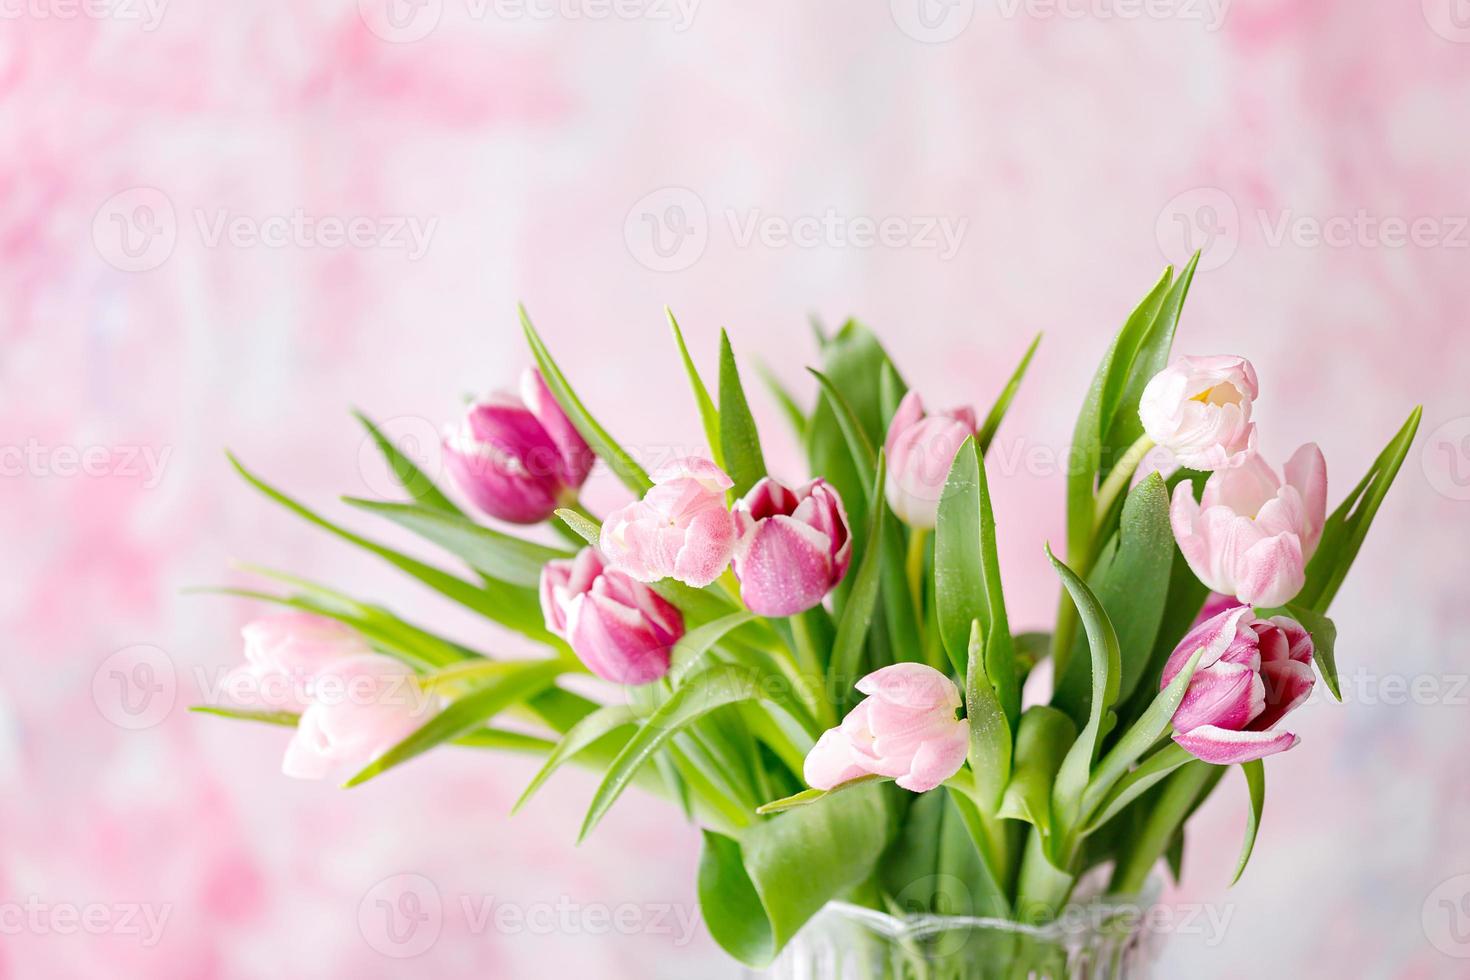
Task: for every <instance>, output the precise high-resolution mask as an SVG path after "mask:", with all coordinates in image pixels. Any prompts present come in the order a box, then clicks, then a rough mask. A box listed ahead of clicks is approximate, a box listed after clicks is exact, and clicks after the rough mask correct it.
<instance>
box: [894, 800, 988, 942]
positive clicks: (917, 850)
mask: <svg viewBox="0 0 1470 980" xmlns="http://www.w3.org/2000/svg"><path fill="white" fill-rule="evenodd" d="M957 802H958V797H957V796H956V795H955V794H954V793H953V791H951V790H948V789H945V790H943V791H935V792H930V793H923V794H921V795H920V796H919V797H918V798H917V799H915V800H914V801H913V803H912V804H911V805H910V806H909V810H908V814H907V815H906V817H905V819H904V820H903V822H902V824H900V826H899V830H898V835H897V837H896V838H895V839H894V842H893V844H892V846H890V847H889V849H888V851H887V853H885V854H884V855H883V859H882V861H881V862H880V864H879V866H878V883H879V885H880V886H881V887H882V889H883V891H884V892H886V893H887V894H889V895H891V896H892V897H893V900H894V904H895V905H896V906H897V910H898V911H899V912H900V913H901V914H906V915H916V914H917V915H922V914H940V915H963V916H992V917H1006V918H1008V917H1009V915H1010V906H1009V903H1008V902H1007V901H1006V898H1005V894H1004V892H1003V891H1002V890H1001V888H1000V887H999V886H998V885H997V884H996V882H995V879H994V878H993V877H992V875H991V873H990V869H989V866H988V865H987V864H986V863H985V861H984V859H983V857H982V856H981V854H980V849H979V847H978V846H977V845H976V843H975V840H974V838H973V837H971V835H970V830H969V827H968V826H967V825H966V823H965V821H964V817H963V815H962V814H961V813H960V811H959V808H958V806H957Z"/></svg>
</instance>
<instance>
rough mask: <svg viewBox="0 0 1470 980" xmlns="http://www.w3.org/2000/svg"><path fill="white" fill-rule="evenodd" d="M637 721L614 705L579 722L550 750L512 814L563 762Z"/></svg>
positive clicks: (629, 710) (627, 710)
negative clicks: (548, 755)
mask: <svg viewBox="0 0 1470 980" xmlns="http://www.w3.org/2000/svg"><path fill="white" fill-rule="evenodd" d="M636 722H637V715H636V714H635V713H634V711H633V709H632V708H630V707H628V706H627V705H625V704H613V705H608V706H607V707H605V708H599V709H597V710H596V711H594V712H592V714H590V715H588V716H587V717H585V718H583V719H582V720H581V721H579V722H577V723H576V724H575V725H573V726H572V727H571V729H570V730H569V731H568V732H567V733H566V734H565V735H563V736H562V738H561V741H559V742H557V743H556V748H554V749H552V750H551V755H550V757H548V758H547V760H546V763H545V765H543V766H542V767H541V768H540V770H538V771H537V773H536V775H535V777H534V778H533V779H532V780H531V782H530V784H529V785H528V786H527V787H526V789H525V792H523V793H521V796H520V799H518V800H516V803H515V806H513V807H511V811H510V812H511V813H516V812H517V811H519V810H520V809H521V807H523V806H525V805H526V803H527V802H529V801H530V799H531V797H532V796H534V795H536V791H537V790H539V789H540V788H541V787H542V786H543V785H545V783H546V781H547V780H548V779H550V778H551V775H552V773H554V772H556V770H557V769H559V768H561V765H562V763H564V762H568V761H570V760H571V759H573V758H575V757H576V756H577V754H578V753H579V752H581V751H582V750H584V749H586V748H588V747H590V746H591V745H592V744H593V743H595V742H598V741H600V740H601V739H603V738H604V737H606V736H608V735H611V734H612V733H613V732H616V731H617V730H618V729H620V728H626V727H629V726H632V725H633V724H635V723H636ZM630 734H631V733H630Z"/></svg>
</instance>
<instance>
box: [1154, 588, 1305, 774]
mask: <svg viewBox="0 0 1470 980" xmlns="http://www.w3.org/2000/svg"><path fill="white" fill-rule="evenodd" d="M1200 649H1203V650H1204V651H1205V652H1204V655H1203V656H1202V657H1201V658H1200V662H1199V666H1198V667H1197V668H1196V669H1195V672H1194V676H1193V677H1192V678H1191V679H1190V682H1189V688H1188V689H1187V690H1186V691H1185V693H1184V701H1183V702H1182V703H1181V704H1180V705H1179V708H1178V710H1177V711H1175V712H1174V741H1176V742H1178V743H1179V745H1180V746H1182V747H1183V748H1184V749H1185V750H1187V751H1188V752H1189V753H1190V754H1192V755H1195V756H1197V757H1199V758H1201V759H1203V760H1204V761H1206V762H1210V763H1214V764H1215V765H1220V766H1225V765H1231V764H1233V763H1237V762H1249V761H1251V760H1252V759H1259V758H1261V757H1262V756H1267V755H1272V754H1274V753H1276V752H1285V751H1286V750H1287V749H1289V748H1291V747H1292V746H1293V745H1295V744H1296V743H1297V737H1296V736H1295V735H1293V734H1292V733H1290V732H1278V731H1272V729H1273V728H1275V726H1276V725H1277V723H1278V722H1280V721H1281V719H1282V718H1284V717H1285V716H1286V714H1287V713H1288V712H1290V711H1291V710H1292V709H1293V708H1295V707H1296V706H1297V705H1299V704H1301V703H1302V702H1303V701H1305V700H1306V699H1307V697H1308V696H1309V695H1310V694H1311V693H1312V685H1313V684H1314V683H1315V682H1316V677H1315V675H1313V673H1312V652H1313V648H1312V637H1311V635H1310V634H1309V633H1308V632H1307V631H1306V630H1305V629H1303V628H1302V626H1301V624H1300V623H1297V622H1296V621H1295V620H1293V619H1288V618H1287V617H1285V616H1273V617H1272V618H1271V619H1260V618H1258V617H1257V616H1256V615H1255V614H1254V613H1252V612H1251V610H1250V608H1249V607H1248V606H1237V607H1235V608H1233V609H1227V610H1225V611H1224V612H1221V613H1219V614H1217V615H1216V616H1214V617H1213V618H1211V619H1209V620H1206V621H1205V622H1203V623H1201V624H1200V625H1198V626H1196V627H1195V628H1194V629H1193V630H1191V631H1190V632H1189V634H1188V635H1187V636H1185V637H1184V639H1183V640H1182V641H1180V643H1179V646H1178V647H1176V648H1175V650H1174V653H1173V655H1171V656H1170V657H1169V661H1168V663H1167V664H1165V666H1164V674H1163V678H1162V679H1161V681H1160V689H1162V688H1164V687H1167V686H1168V685H1169V682H1170V681H1172V680H1173V679H1174V678H1175V676H1177V675H1178V673H1179V671H1181V670H1183V669H1184V665H1185V664H1186V663H1188V662H1189V658H1190V657H1192V656H1194V654H1195V652H1196V651H1197V650H1200Z"/></svg>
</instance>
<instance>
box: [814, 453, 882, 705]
mask: <svg viewBox="0 0 1470 980" xmlns="http://www.w3.org/2000/svg"><path fill="white" fill-rule="evenodd" d="M886 472H887V466H886V464H885V461H884V458H883V456H882V455H881V454H880V455H879V457H878V472H877V476H876V477H875V480H874V487H873V496H874V499H875V500H882V499H883V481H884V478H885V475H886ZM887 513H888V508H887V507H884V506H878V507H875V508H873V516H872V520H871V523H870V524H869V525H868V537H867V539H868V541H869V542H871V544H869V546H868V547H867V548H866V549H865V550H864V552H863V559H862V564H861V565H859V566H858V570H857V574H856V575H855V576H852V578H853V586H852V592H851V593H850V595H849V596H848V600H847V604H846V605H845V606H844V607H843V609H842V616H841V618H840V619H839V620H838V621H837V638H836V639H835V640H833V641H832V659H831V667H830V669H829V678H830V680H831V681H832V689H833V691H834V692H840V691H845V690H846V689H847V688H848V687H850V686H851V685H852V684H854V683H856V682H857V679H858V668H859V666H860V665H861V663H862V655H863V641H864V640H865V639H866V638H867V635H868V627H869V626H871V625H872V622H873V606H874V605H875V604H876V603H877V600H878V581H879V579H878V572H879V566H880V565H881V564H882V562H883V549H882V546H881V544H880V542H881V540H882V537H883V524H884V521H885V519H886V515H887Z"/></svg>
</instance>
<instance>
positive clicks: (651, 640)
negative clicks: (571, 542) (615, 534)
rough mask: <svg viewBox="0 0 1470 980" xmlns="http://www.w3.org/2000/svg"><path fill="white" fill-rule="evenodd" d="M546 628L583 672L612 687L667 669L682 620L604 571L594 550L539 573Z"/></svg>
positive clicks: (640, 588) (635, 585)
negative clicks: (583, 666) (569, 648)
mask: <svg viewBox="0 0 1470 980" xmlns="http://www.w3.org/2000/svg"><path fill="white" fill-rule="evenodd" d="M541 611H542V612H543V613H544V614H545V616H546V628H547V629H548V630H550V631H551V632H552V633H555V634H556V635H557V636H560V637H562V638H563V639H565V640H566V641H567V642H568V643H570V644H571V645H572V650H573V651H574V652H575V653H576V654H577V656H578V657H580V658H581V660H582V662H583V663H584V664H586V665H587V668H588V669H589V670H591V671H592V673H594V674H596V675H597V676H598V677H601V678H603V679H604V680H609V681H613V682H614V683H618V684H647V683H648V682H649V681H654V680H657V679H658V678H660V677H662V676H663V675H664V674H666V673H668V670H669V652H670V650H671V649H672V648H673V645H674V643H675V642H677V641H678V639H679V637H681V636H683V635H684V619H683V617H682V616H680V615H679V610H677V609H675V608H674V607H673V606H671V605H669V604H668V603H667V602H665V601H664V600H663V599H662V598H660V597H659V596H658V594H657V593H655V592H654V591H653V590H652V589H650V588H649V587H648V586H646V585H644V584H643V583H642V582H639V581H636V580H634V579H632V578H630V577H629V576H628V575H625V574H624V573H622V572H619V571H617V570H616V569H612V568H608V567H607V566H606V565H605V564H604V562H603V560H602V556H601V555H599V554H598V553H597V550H596V549H595V548H583V549H582V551H581V552H580V553H578V555H577V557H576V558H574V559H571V560H568V561H551V562H547V563H546V566H545V567H544V568H543V569H542V570H541Z"/></svg>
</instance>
